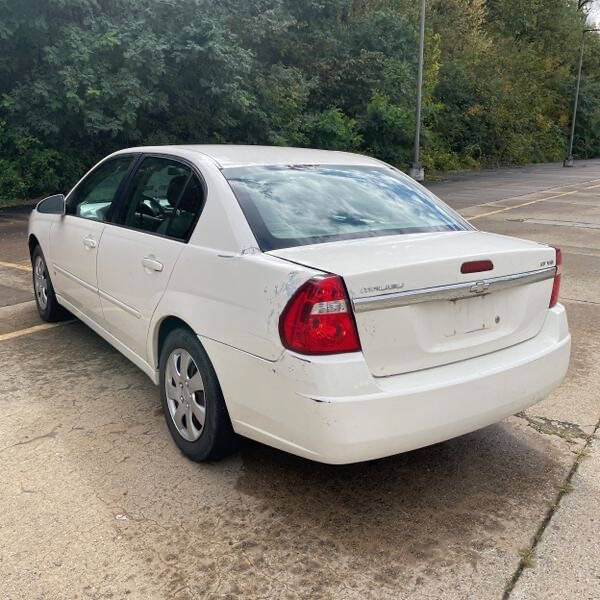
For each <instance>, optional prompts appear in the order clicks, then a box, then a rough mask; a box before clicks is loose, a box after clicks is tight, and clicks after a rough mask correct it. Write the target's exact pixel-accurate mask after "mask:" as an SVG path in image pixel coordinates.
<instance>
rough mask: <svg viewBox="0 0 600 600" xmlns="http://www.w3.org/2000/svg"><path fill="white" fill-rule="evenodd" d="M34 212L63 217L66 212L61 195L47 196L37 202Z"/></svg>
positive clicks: (63, 198)
mask: <svg viewBox="0 0 600 600" xmlns="http://www.w3.org/2000/svg"><path fill="white" fill-rule="evenodd" d="M36 210H37V211H38V212H40V213H44V214H48V215H64V214H65V212H66V204H65V197H64V195H63V194H54V196H48V197H47V198H44V199H43V200H41V201H40V202H38V205H37V206H36Z"/></svg>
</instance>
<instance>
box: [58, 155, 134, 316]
mask: <svg viewBox="0 0 600 600" xmlns="http://www.w3.org/2000/svg"><path fill="white" fill-rule="evenodd" d="M134 159H135V157H134V156H132V155H125V156H118V157H116V158H112V159H109V160H107V161H104V162H103V163H101V164H100V165H99V166H98V167H96V168H95V169H94V170H93V171H92V172H91V173H89V174H88V175H87V176H86V177H85V178H84V179H82V181H81V182H80V183H79V184H78V185H77V187H75V188H74V189H73V191H72V192H71V193H70V194H69V195H68V197H67V202H66V214H65V216H63V217H62V218H61V219H59V220H57V222H56V223H54V224H53V226H52V230H51V233H50V258H51V263H52V265H51V268H52V281H53V284H54V287H55V290H56V292H57V293H58V294H59V295H60V296H62V297H63V298H64V299H65V300H67V301H68V302H70V303H71V304H73V306H75V307H76V308H78V309H79V310H81V311H82V312H83V313H85V314H86V315H87V316H89V317H90V318H92V319H94V320H95V321H97V322H101V321H102V312H101V308H100V300H99V297H98V285H97V278H96V258H97V253H98V249H99V246H100V242H101V239H102V234H103V232H104V228H105V224H106V222H107V220H108V219H109V218H110V215H111V212H112V209H113V206H114V203H115V201H116V199H117V198H118V196H119V193H120V190H121V188H122V185H123V183H124V181H125V179H126V176H127V174H128V172H129V171H130V169H131V166H132V164H133V161H134Z"/></svg>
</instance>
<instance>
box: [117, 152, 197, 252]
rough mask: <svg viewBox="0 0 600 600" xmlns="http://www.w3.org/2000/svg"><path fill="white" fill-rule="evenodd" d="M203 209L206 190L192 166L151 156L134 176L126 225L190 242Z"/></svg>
mask: <svg viewBox="0 0 600 600" xmlns="http://www.w3.org/2000/svg"><path fill="white" fill-rule="evenodd" d="M202 206H203V189H202V186H201V185H200V182H199V181H198V179H197V177H196V176H195V175H194V174H193V173H192V170H191V169H190V168H189V167H187V166H185V165H183V164H182V163H179V162H177V161H175V160H170V159H167V158H157V157H148V158H145V159H144V160H143V161H142V163H141V164H140V166H139V168H138V170H137V171H136V173H135V175H134V177H133V180H132V183H131V188H130V190H129V193H128V199H127V202H126V206H125V209H124V210H125V213H124V217H123V225H126V226H127V227H132V228H134V229H141V230H142V231H149V232H152V233H158V234H160V235H165V236H168V237H172V238H177V239H180V240H183V241H186V240H187V239H188V237H189V235H190V233H191V230H192V227H193V226H194V223H195V221H196V218H197V216H198V214H199V213H200V211H201V210H202Z"/></svg>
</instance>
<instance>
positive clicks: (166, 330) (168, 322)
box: [156, 316, 194, 364]
mask: <svg viewBox="0 0 600 600" xmlns="http://www.w3.org/2000/svg"><path fill="white" fill-rule="evenodd" d="M181 328H183V329H188V330H189V331H191V332H192V333H193V331H194V330H193V329H192V328H191V327H190V326H189V325H188V324H187V323H186V322H185V321H183V320H182V319H180V318H179V317H173V316H171V317H166V318H165V319H163V320H162V321H161V323H160V326H159V328H158V336H157V338H156V364H158V361H159V360H160V351H161V349H162V347H163V344H164V343H165V340H166V339H167V336H168V335H169V334H170V333H171V331H173V330H174V329H181Z"/></svg>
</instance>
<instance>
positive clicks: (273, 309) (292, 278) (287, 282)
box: [264, 271, 310, 332]
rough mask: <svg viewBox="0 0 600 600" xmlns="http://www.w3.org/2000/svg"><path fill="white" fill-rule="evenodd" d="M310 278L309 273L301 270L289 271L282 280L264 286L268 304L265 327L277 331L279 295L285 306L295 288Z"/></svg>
mask: <svg viewBox="0 0 600 600" xmlns="http://www.w3.org/2000/svg"><path fill="white" fill-rule="evenodd" d="M309 278H310V274H307V273H305V272H302V271H291V272H290V273H288V274H287V276H286V278H285V279H284V281H282V282H280V283H276V284H275V285H274V286H273V287H271V288H269V287H265V289H264V291H265V300H266V302H267V305H268V306H269V312H268V314H267V329H268V330H269V331H277V332H279V316H280V306H281V297H282V296H283V298H284V302H283V306H285V305H286V304H287V302H288V300H289V299H290V298H291V297H292V296H293V295H294V293H295V292H296V290H297V289H298V288H299V287H300V286H301V285H302V284H303V283H304V282H305V281H306V280H307V279H309Z"/></svg>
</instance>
